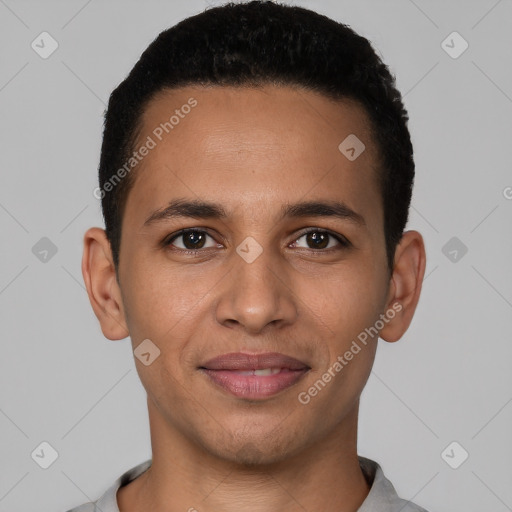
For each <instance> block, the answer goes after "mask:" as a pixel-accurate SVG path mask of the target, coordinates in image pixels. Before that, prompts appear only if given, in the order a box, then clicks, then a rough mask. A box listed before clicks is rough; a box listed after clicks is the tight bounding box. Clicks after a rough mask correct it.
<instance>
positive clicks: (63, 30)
mask: <svg viewBox="0 0 512 512" xmlns="http://www.w3.org/2000/svg"><path fill="white" fill-rule="evenodd" d="M210 3H213V2H211V1H210ZM215 3H221V2H215ZM294 3H295V4H297V5H303V6H305V7H309V8H312V9H314V10H317V11H319V12H321V13H325V14H327V15H329V16H331V17H333V18H335V19H337V20H339V21H342V22H344V23H347V24H349V25H351V26H352V27H353V28H354V29H355V30H356V31H358V32H359V33H361V34H362V35H364V36H366V37H368V38H369V39H370V40H371V41H372V42H373V43H374V45H375V46H376V47H377V49H378V50H379V52H380V53H381V54H382V56H383V58H384V60H385V61H386V62H387V63H388V64H389V65H390V67H391V69H392V70H393V71H394V73H395V74H396V76H397V83H398V87H399V89H400V90H401V91H402V92H403V94H404V95H405V103H406V107H407V108H408V110H409V113H410V117H411V121H410V129H411V133H412V137H413V143H414V145H415V155H416V163H417V178H416V186H415V193H414V198H413V205H412V209H411V218H410V222H409V226H408V227H409V228H410V229H417V230H419V231H420V232H421V233H422V234H423V235H424V238H425V242H426V247H427V257H428V264H427V270H426V277H425V282H424V285H423V294H422V298H421V300H420V304H419V307H418V310H417V313H416V316H415V318H414V320H413V323H412V325H411V327H410V329H409V331H408V332H407V334H406V335H405V336H404V337H403V339H402V340H401V341H399V342H398V343H395V344H388V343H385V342H383V341H380V342H379V349H378V354H377V361H376V364H375V367H374V372H373V373H372V375H371V377H370V380H369V382H368V385H367V388H366V389H365V391H364V394H363V399H362V406H361V418H360V437H359V453H360V454H361V455H365V456H369V457H371V458H373V459H375V460H377V461H378V462H380V463H381V465H382V466H383V468H384V471H385V473H386V474H387V476H388V477H389V478H390V479H391V480H392V482H394V484H395V487H396V488H397V490H398V492H399V494H401V495H402V496H403V497H405V498H408V499H412V500H413V501H415V502H417V503H419V504H421V505H423V506H424V507H426V508H428V509H430V510H431V511H432V512H433V511H441V510H443V511H465V512H470V511H479V512H481V511H483V510H486V511H490V510H492V511H494V512H502V511H506V510H512V485H510V484H511V470H510V460H511V459H512V441H511V437H510V432H511V423H512V405H511V403H510V402H511V401H512V386H511V384H512V372H510V361H511V353H512V349H511V343H510V341H511V334H510V333H511V327H512V326H511V318H512V314H511V313H512V309H511V308H512V286H511V285H512V272H511V270H510V263H511V261H512V237H511V220H512V199H511V198H512V188H510V187H512V172H511V170H512V167H511V160H512V158H511V141H512V121H511V119H512V83H511V82H512V80H511V79H512V66H511V62H510V55H511V54H510V51H511V48H512V27H511V20H512V5H511V2H510V0H501V1H496V0H482V1H478V2H477V1H472V2H468V1H451V2H444V1H421V0H415V1H412V0H396V1H382V2H381V1H376V0H375V1H368V0H366V1H365V0H363V1H334V0H317V1H314V0H308V1H299V0H297V1H295V2H294ZM206 6H207V3H206V2H205V1H203V0H190V1H172V2H171V1H166V2H164V1H156V0H153V1H150V2H144V3H142V2H140V3H139V2H133V1H125V2H121V1H109V2H101V1H100V0H92V1H88V2H87V1H84V0H73V1H67V2H58V1H44V2H43V1H22V0H18V1H14V0H0V48H1V50H0V52H1V53H0V54H1V66H0V109H1V111H0V119H1V127H0V129H1V133H0V140H1V141H2V151H1V152H0V169H1V173H2V179H1V183H2V186H1V188H0V228H1V233H2V245H1V247H2V250H1V253H0V258H1V265H0V315H1V324H0V325H1V335H2V342H1V348H2V354H1V358H0V432H1V436H0V511H1V512H17V511H29V510H36V509H37V510H38V511H40V512H54V511H59V510H60V511H63V510H67V509H68V508H70V507H72V506H74V505H77V504H79V503H82V502H85V501H89V500H90V499H96V498H98V497H99V496H100V494H101V493H103V492H104V490H105V489H106V488H107V487H108V486H110V485H111V483H112V482H113V480H114V479H115V478H117V477H118V476H119V475H120V474H121V473H122V472H124V471H125V470H127V469H128V468H130V467H132V466H134V465H136V464H138V463H139V462H141V461H143V460H145V459H147V458H149V457H150V455H151V451H150V441H149V429H148V422H147V411H146V402H145V391H144V389H143V388H142V386H141V384H140V382H139V380H138V376H137V374H136V370H135V364H134V361H133V355H132V353H131V350H130V348H129V347H130V344H129V340H128V339H126V340H123V341H118V342H111V341H108V340H106V339H105V338H104V337H103V335H102V334H101V331H100V329H99V326H98V323H97V320H96V318H95V316H94V315H93V312H92V310H91V307H90V305H89V302H88V298H87V295H86V292H85V288H84V286H83V281H82V276H81V270H80V262H81V251H82V236H83V233H84V231H85V230H86V229H87V228H88V227H89V226H92V225H99V226H102V225H103V224H102V218H101V214H100V204H99V201H98V200H96V199H95V198H94V197H93V193H92V192H93V189H94V188H95V187H96V185H97V184H96V169H97V164H98V159H99V150H100V144H101V129H102V112H103V109H104V106H105V103H106V101H107V99H108V95H109V94H110V92H111V90H112V89H113V88H114V87H115V86H116V85H117V84H118V83H119V82H120V81H121V80H122V79H123V78H124V77H125V75H126V74H127V73H128V71H129V70H130V68H131V67H132V66H133V64H134V63H135V62H136V60H137V59H138V57H139V55H140V53H141V52H142V51H143V50H144V48H145V47H146V46H147V45H148V44H149V43H150V42H151V41H152V40H153V39H154V38H155V37H156V35H157V34H158V33H159V32H160V31H161V30H163V29H165V28H167V27H169V26H171V25H173V24H174V23H176V22H177V21H179V20H181V19H183V18H184V17H186V16H188V15H191V14H194V13H196V12H199V11H201V10H203V9H204V8H205V7H206ZM43 31H47V32H49V33H50V34H51V36H52V37H53V38H54V39H55V40H56V41H57V42H58V44H59V47H58V49H57V50H56V51H55V52H54V53H53V54H52V55H51V56H50V57H49V58H47V59H43V58H41V57H40V56H39V54H38V53H36V52H35V51H34V50H33V49H32V48H31V43H32V41H34V40H36V42H37V41H38V40H39V41H40V39H38V36H39V34H40V33H41V32H43ZM453 31H457V32H458V33H460V34H461V36H462V37H463V38H464V39H465V40H466V41H467V42H468V43H469V47H468V49H467V50H466V51H465V52H464V53H463V54H462V55H460V56H459V57H458V58H452V57H451V56H450V55H448V53H446V51H445V49H443V47H442V44H441V43H442V41H443V40H445V38H446V37H447V36H448V35H449V34H451V33H452V32H453ZM452 40H453V38H452V39H451V40H450V39H448V44H449V45H450V46H453V47H454V48H452V52H453V51H457V50H460V49H461V41H460V40H457V39H456V40H453V42H451V41H452ZM46 48H48V45H46ZM507 187H509V188H507ZM43 237H47V238H48V239H50V240H51V242H52V243H53V244H54V245H55V247H56V249H57V252H56V253H55V254H54V255H52V252H51V251H50V252H49V253H48V254H47V255H46V261H41V258H43V259H44V257H43V256H42V254H44V253H41V252H40V251H42V250H44V247H45V244H48V241H42V242H39V241H40V239H41V238H43ZM452 237H456V240H455V241H452V242H450V244H449V245H448V246H446V244H447V243H448V242H449V240H450V239H452ZM38 242H39V244H40V245H36V244H37V243H38ZM41 244H42V245H41ZM461 244H464V245H465V246H466V247H467V249H468V250H467V253H466V254H463V251H462V249H461V248H462V245H461ZM34 246H36V249H34V250H33V247H34ZM41 247H42V249H41ZM443 248H444V249H443ZM454 250H456V251H457V254H456V255H457V259H456V260H455V261H453V259H454V256H455V253H454V252H453V251H454ZM34 253H35V254H34ZM450 253H451V254H450ZM445 254H446V255H445ZM43 441H46V442H48V443H49V444H50V445H51V446H53V448H54V449H55V450H56V451H57V452H58V458H57V460H56V461H55V462H54V463H53V464H52V465H51V466H50V467H49V468H48V469H42V468H41V467H40V466H39V465H38V464H36V462H35V460H33V458H32V457H31V454H32V453H33V451H34V450H35V449H36V448H38V447H39V446H40V444H41V443H42V442H43ZM453 441H456V442H457V443H459V444H458V445H457V446H455V448H454V449H453V451H451V448H450V449H448V450H447V452H444V451H445V448H446V447H447V446H448V445H449V444H450V443H452V442H453ZM463 449H464V450H466V451H467V452H468V453H469V458H468V459H467V460H466V461H464V462H463V463H462V464H461V465H460V466H459V467H458V468H457V469H452V467H450V466H449V465H448V464H447V462H446V461H447V460H448V461H450V463H451V464H452V465H457V464H459V463H460V461H461V460H462V454H463V452H462V450H463ZM443 452H444V453H445V456H444V458H443V456H442V453H443ZM46 453H48V452H46ZM446 453H447V454H448V457H447V455H446ZM310 512H318V511H310Z"/></svg>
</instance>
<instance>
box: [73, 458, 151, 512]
mask: <svg viewBox="0 0 512 512" xmlns="http://www.w3.org/2000/svg"><path fill="white" fill-rule="evenodd" d="M151 463H152V460H151V459H148V460H146V461H144V462H141V463H140V464H138V465H137V466H135V467H133V468H130V469H129V470H128V471H125V472H124V473H123V474H122V475H121V476H119V477H118V478H117V479H116V480H115V482H114V483H113V484H112V485H111V486H110V487H109V488H108V489H107V490H106V491H105V492H104V493H103V495H102V496H101V497H100V498H98V499H97V500H96V501H94V502H88V503H84V504H82V505H79V506H78V507H75V508H72V509H70V510H68V511H67V512H119V507H118V505H117V498H116V494H117V491H118V489H119V488H120V487H122V486H123V485H127V484H129V483H130V482H132V481H133V480H135V478H137V477H138V476H140V475H141V474H142V473H144V471H146V469H148V468H149V467H150V466H151Z"/></svg>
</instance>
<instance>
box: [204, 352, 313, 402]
mask: <svg viewBox="0 0 512 512" xmlns="http://www.w3.org/2000/svg"><path fill="white" fill-rule="evenodd" d="M198 369H199V370H200V371H201V372H202V373H204V374H205V375H207V376H208V378H209V381H210V382H211V383H213V384H215V385H216V386H218V387H220V388H222V389H223V390H224V391H227V392H228V393H230V394H231V395H234V396H237V397H239V398H246V399H251V400H257V399H264V398H268V397H270V396H274V395H276V394H277V393H279V392H281V391H283V390H284V389H287V388H289V387H290V386H292V385H294V384H295V383H296V382H298V381H299V380H300V379H301V378H302V377H303V376H304V375H305V374H306V373H307V372H308V371H309V370H310V369H311V368H310V367H309V366H308V365H307V364H306V363H304V362H302V361H299V360H298V359H295V358H293V357H290V356H286V355H284V354H279V353H276V352H268V353H264V354H247V353H242V352H236V353H230V354H224V355H221V356H218V357H216V358H214V359H211V360H209V361H207V362H206V363H204V364H203V365H202V366H200V367H199V368H198Z"/></svg>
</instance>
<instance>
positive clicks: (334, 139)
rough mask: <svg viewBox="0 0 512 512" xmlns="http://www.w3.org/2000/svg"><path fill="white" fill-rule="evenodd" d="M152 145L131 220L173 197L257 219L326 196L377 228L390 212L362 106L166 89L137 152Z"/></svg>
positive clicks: (276, 93)
mask: <svg viewBox="0 0 512 512" xmlns="http://www.w3.org/2000/svg"><path fill="white" fill-rule="evenodd" d="M344 141H347V142H344ZM340 144H341V146H340ZM144 145H146V146H147V147H150V146H151V149H150V150H148V151H146V152H145V153H146V155H145V156H144V157H143V158H141V159H140V163H138V164H137V166H136V168H135V170H134V173H135V183H134V186H133V188H132V190H131V192H130V194H129V197H128V202H127V208H126V214H127V215H128V214H130V212H129V210H130V205H131V206H132V207H134V206H135V205H137V208H136V210H137V212H138V215H140V216H143V215H146V214H147V215H149V214H150V213H151V211H153V210H154V209H155V208H160V207H162V206H165V205H166V204H167V203H168V202H169V201H170V200H172V199H173V197H180V198H182V197H189V198H190V199H198V198H200V199H205V200H209V201H212V202H217V203H224V204H225V208H226V210H227V211H228V212H229V211H230V210H232V211H235V210H237V211H243V212H245V213H246V215H247V216H248V217H250V216H253V215H254V214H255V213H257V214H258V213H259V214H260V215H261V214H262V213H263V212H265V211H270V209H273V208H274V206H275V209H280V208H281V207H282V204H283V203H285V202H287V203H290V202H294V201H298V200H314V199H319V198H322V199H333V200H343V201H344V202H346V203H347V204H348V205H349V206H350V207H351V208H353V209H355V210H363V211H365V213H366V215H370V217H372V216H373V217H374V219H373V220H377V219H378V218H379V216H380V215H381V214H382V212H381V211H380V203H381V199H380V193H379V190H378V186H377V180H376V173H377V165H376V162H377V152H376V148H375V146H374V142H373V139H372V136H371V130H370V123H369V120H368V116H367V114H366V112H365V110H364V109H363V108H362V107H361V106H359V105H358V104H357V103H356V102H352V101H348V100H344V101H336V102H335V101H332V100H329V99H328V98H326V97H324V96H323V95H320V94H317V93H314V92H311V91H305V90H300V89H297V88H292V87H285V86H271V85H269V86H263V87H261V88H247V87H243V88H235V87H223V86H213V87H197V86H194V87H186V88H182V89H176V90H165V91H161V92H160V93H158V94H157V95H156V96H155V97H154V98H153V99H152V100H151V101H150V102H149V103H148V105H147V106H146V109H145V111H144V113H143V115H142V118H141V130H140V132H139V137H138V141H137V143H136V145H135V150H138V149H139V148H141V147H142V146H144ZM363 145H364V146H363ZM363 147H364V150H363V151H362V152H361V153H360V154H359V155H358V153H359V152H360V151H361V148H363ZM347 149H348V150H349V151H348V153H347ZM352 149H353V151H352ZM354 154H355V156H356V157H357V158H355V159H353V156H354ZM348 157H351V158H348ZM132 209H133V208H132ZM132 213H134V212H132Z"/></svg>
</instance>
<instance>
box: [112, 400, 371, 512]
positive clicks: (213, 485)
mask: <svg viewBox="0 0 512 512" xmlns="http://www.w3.org/2000/svg"><path fill="white" fill-rule="evenodd" d="M358 406H359V404H358V403H357V404H356V405H355V406H354V408H353V410H351V411H350V412H349V413H348V415H347V417H346V418H344V420H343V422H342V424H341V425H339V427H338V428H337V429H336V430H334V431H332V432H331V433H330V434H329V435H328V436H326V437H322V439H321V440H320V441H319V442H316V443H313V444H311V445H310V446H308V447H307V448H306V449H304V450H302V451H301V452H299V453H296V454H294V455H291V456H289V457H287V458H283V459H281V460H279V461H277V462H273V463H271V464H254V465H250V466H249V465H246V464H240V463H237V462H233V461H232V460H223V459H219V457H217V456H215V455H214V454H212V453H210V452H208V450H207V449H205V448H204V447H201V446H198V444H197V443H196V442H193V441H192V440H191V439H189V438H187V437H186V436H184V435H183V434H182V433H180V432H179V431H178V430H176V429H170V427H169V425H168V424H167V423H166V422H165V421H164V419H163V418H162V417H161V416H160V415H159V413H158V412H157V411H156V409H155V407H154V404H152V403H151V401H150V400H149V399H148V409H149V413H150V414H149V416H150V430H151V443H152V447H153V450H152V451H153V458H152V465H151V467H150V468H149V469H148V470H147V471H146V472H145V473H143V474H142V475H141V476H140V477H139V478H137V479H135V480H134V481H133V482H131V483H130V484H129V485H127V486H125V487H122V488H121V489H119V491H118V494H117V500H118V504H119V510H120V512H131V511H135V510H137V511H140V510H154V511H155V512H160V511H164V510H165V511H166V512H175V511H176V512H177V511H181V512H183V511H189V512H194V510H196V511H198V512H213V511H218V510H223V511H225V512H235V511H236V512H245V511H250V512H278V511H279V512H282V511H283V510H286V511H289V512H304V510H323V511H325V512H330V511H333V512H334V511H336V512H355V511H357V510H358V508H359V507H360V505H361V504H362V502H363V501H364V499H365V498H366V496H367V495H368V492H369V485H368V483H367V482H366V479H365V477H364V475H363V472H362V470H361V468H360V466H359V461H358V458H357V414H358ZM250 449H251V447H250V446H249V447H247V450H250ZM253 449H254V447H253ZM256 453H257V450H256ZM246 454H247V452H246Z"/></svg>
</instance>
